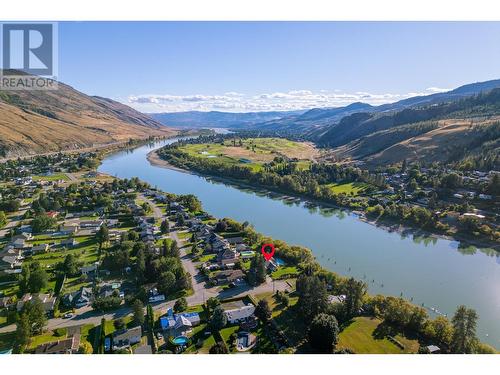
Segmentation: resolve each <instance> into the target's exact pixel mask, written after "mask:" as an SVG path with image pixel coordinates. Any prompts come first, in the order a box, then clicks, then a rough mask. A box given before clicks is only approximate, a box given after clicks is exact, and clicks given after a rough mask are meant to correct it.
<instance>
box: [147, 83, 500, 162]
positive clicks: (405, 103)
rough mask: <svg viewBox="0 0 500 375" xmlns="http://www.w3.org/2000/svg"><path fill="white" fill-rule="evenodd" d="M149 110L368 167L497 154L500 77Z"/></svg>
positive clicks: (171, 119)
mask: <svg viewBox="0 0 500 375" xmlns="http://www.w3.org/2000/svg"><path fill="white" fill-rule="evenodd" d="M153 117H154V118H156V119H157V120H159V121H161V122H162V123H165V124H169V123H170V124H172V125H177V126H179V125H181V124H182V126H187V127H189V126H197V127H198V126H202V127H203V126H218V127H229V128H232V129H234V130H236V131H245V132H252V133H255V134H257V135H278V136H286V137H289V138H295V139H297V138H298V139H303V140H309V141H313V142H315V143H316V144H317V145H318V146H320V147H325V148H328V149H330V150H331V153H332V155H334V157H335V158H336V159H337V160H349V159H352V160H358V161H363V162H365V163H367V165H368V166H373V167H375V166H377V165H382V164H390V163H396V162H399V161H402V160H403V159H408V160H426V161H432V160H440V161H450V160H458V159H460V158H464V157H466V156H468V155H479V154H481V153H483V154H484V155H485V158H490V159H491V157H493V159H494V160H497V159H498V158H497V156H496V155H495V154H498V151H499V144H500V140H499V139H498V137H499V134H498V130H499V128H500V126H499V125H498V122H499V121H500V80H492V81H486V82H478V83H472V84H467V85H464V86H461V87H458V88H456V89H454V90H451V91H448V92H442V93H436V94H432V95H426V96H416V97H412V98H408V99H404V100H401V101H398V102H395V103H390V104H384V105H380V106H372V105H369V104H366V103H352V104H350V105H347V106H345V107H338V108H313V109H310V110H307V111H299V112H295V113H287V112H264V113H224V112H207V113H203V112H201V113H200V112H184V113H170V114H155V115H153ZM486 154H487V155H486ZM499 161H500V160H499ZM494 163H495V162H493V164H494Z"/></svg>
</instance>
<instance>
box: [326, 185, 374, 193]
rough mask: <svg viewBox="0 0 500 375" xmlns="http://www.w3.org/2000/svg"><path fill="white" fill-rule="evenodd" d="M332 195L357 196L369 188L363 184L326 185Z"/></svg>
mask: <svg viewBox="0 0 500 375" xmlns="http://www.w3.org/2000/svg"><path fill="white" fill-rule="evenodd" d="M327 186H328V187H329V188H330V189H331V190H332V192H333V193H335V194H341V193H344V194H347V195H354V196H356V195H359V194H360V193H362V192H364V191H365V190H366V189H367V188H368V187H370V185H369V184H367V183H364V182H350V183H345V184H342V183H341V184H339V183H335V184H328V185H327Z"/></svg>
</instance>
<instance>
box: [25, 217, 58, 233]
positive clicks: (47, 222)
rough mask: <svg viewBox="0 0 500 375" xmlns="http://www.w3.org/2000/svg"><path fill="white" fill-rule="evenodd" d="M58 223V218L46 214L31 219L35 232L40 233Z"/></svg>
mask: <svg viewBox="0 0 500 375" xmlns="http://www.w3.org/2000/svg"><path fill="white" fill-rule="evenodd" d="M56 224H57V220H56V219H55V218H53V217H50V216H47V215H45V214H42V215H38V216H35V218H34V219H33V220H32V221H31V227H32V228H33V232H34V233H40V232H43V231H44V230H47V229H50V228H52V227H54V226H55V225H56Z"/></svg>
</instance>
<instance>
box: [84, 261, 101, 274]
mask: <svg viewBox="0 0 500 375" xmlns="http://www.w3.org/2000/svg"><path fill="white" fill-rule="evenodd" d="M97 266H98V263H97V262H96V263H94V264H91V265H90V266H83V267H80V272H81V273H82V275H85V276H89V275H90V276H92V275H94V274H95V273H96V272H97Z"/></svg>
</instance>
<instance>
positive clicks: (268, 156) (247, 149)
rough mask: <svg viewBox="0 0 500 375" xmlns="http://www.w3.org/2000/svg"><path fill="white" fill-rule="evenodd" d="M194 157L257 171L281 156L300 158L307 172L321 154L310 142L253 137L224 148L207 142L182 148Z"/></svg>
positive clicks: (229, 141) (225, 143)
mask: <svg viewBox="0 0 500 375" xmlns="http://www.w3.org/2000/svg"><path fill="white" fill-rule="evenodd" d="M180 149H181V150H182V151H184V152H186V153H187V154H189V155H190V156H192V157H196V158H205V159H214V160H217V161H222V162H224V163H227V164H238V165H246V166H248V167H249V168H252V169H253V170H255V171H258V170H260V169H261V167H262V165H263V164H264V163H267V162H270V161H272V160H273V159H274V158H275V157H277V156H286V157H289V158H297V159H299V160H300V161H299V162H298V168H299V169H307V168H308V167H309V164H310V160H311V159H313V158H314V157H316V156H318V155H319V151H318V150H317V149H316V148H314V146H312V145H311V144H309V143H304V142H294V141H290V140H287V139H282V138H249V139H244V140H242V144H241V145H240V140H239V139H237V140H236V143H235V144H233V141H232V140H226V141H225V142H224V145H222V144H213V143H203V144H189V145H185V146H182V147H181V148H180Z"/></svg>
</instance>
